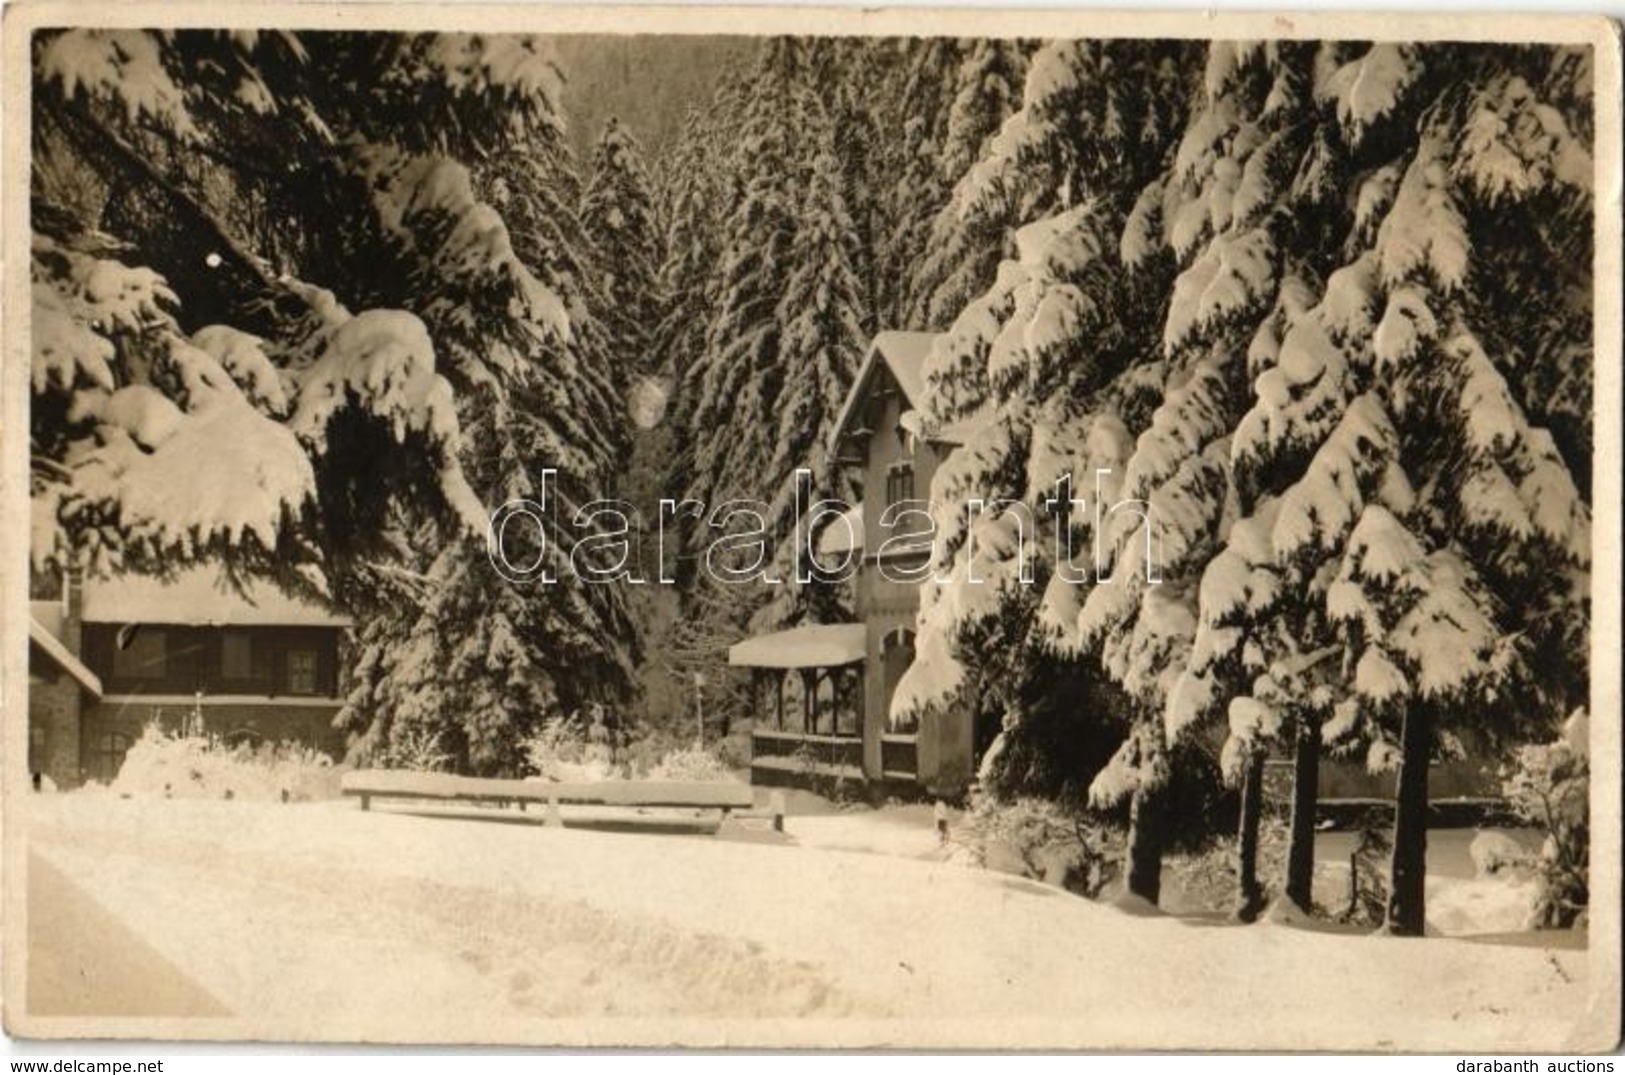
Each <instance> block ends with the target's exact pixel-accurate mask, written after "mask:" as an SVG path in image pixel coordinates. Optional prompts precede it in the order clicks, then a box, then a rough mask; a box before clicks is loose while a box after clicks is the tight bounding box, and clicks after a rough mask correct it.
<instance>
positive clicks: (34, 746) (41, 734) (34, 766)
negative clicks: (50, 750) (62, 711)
mask: <svg viewBox="0 0 1625 1075" xmlns="http://www.w3.org/2000/svg"><path fill="white" fill-rule="evenodd" d="M45 746H46V740H45V725H43V724H30V725H29V726H28V771H29V772H31V773H37V772H40V771H41V770H43V769H44V768H45Z"/></svg>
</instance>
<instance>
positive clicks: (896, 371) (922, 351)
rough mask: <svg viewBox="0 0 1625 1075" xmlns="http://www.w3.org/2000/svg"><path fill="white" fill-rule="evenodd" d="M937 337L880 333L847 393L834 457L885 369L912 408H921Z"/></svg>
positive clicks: (837, 422) (834, 440) (837, 426)
mask: <svg viewBox="0 0 1625 1075" xmlns="http://www.w3.org/2000/svg"><path fill="white" fill-rule="evenodd" d="M936 338H937V337H936V334H935V333H931V332H880V333H876V334H875V338H874V339H873V340H872V341H871V342H870V344H869V353H868V354H867V355H865V356H864V357H863V365H862V366H860V367H858V376H857V379H856V380H854V381H853V382H852V391H850V392H848V393H847V394H846V402H845V403H843V404H841V414H840V417H839V418H837V419H836V420H835V428H834V431H833V436H832V437H831V439H830V452H831V454H834V451H835V449H836V447H837V446H838V445H839V444H840V443H841V438H842V437H844V436H846V435H847V433H848V432H849V431H850V427H851V424H852V420H853V419H854V418H856V417H857V413H858V408H859V407H860V406H862V404H863V400H864V397H866V396H867V395H868V394H869V392H870V390H871V389H872V388H873V385H874V379H875V373H876V371H877V370H879V369H880V368H881V367H882V366H884V367H885V368H886V369H887V370H888V371H889V372H890V373H891V375H892V378H893V379H894V380H895V381H896V382H897V386H898V387H899V388H901V389H902V390H903V396H904V397H905V398H906V399H907V400H908V405H909V406H910V407H918V406H920V404H921V403H922V402H923V401H924V399H925V360H926V359H927V358H928V357H930V354H931V342H932V341H933V340H935V339H936Z"/></svg>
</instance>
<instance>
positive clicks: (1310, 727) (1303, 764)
mask: <svg viewBox="0 0 1625 1075" xmlns="http://www.w3.org/2000/svg"><path fill="white" fill-rule="evenodd" d="M1297 723H1298V731H1297V736H1296V743H1295V750H1294V753H1293V759H1292V827H1291V830H1290V833H1289V836H1288V843H1287V851H1286V898H1287V899H1289V900H1291V901H1292V902H1293V903H1295V904H1297V905H1298V907H1299V908H1300V909H1301V910H1304V911H1308V910H1309V909H1310V903H1311V900H1312V891H1313V888H1314V879H1315V806H1316V804H1317V802H1318V801H1319V790H1320V789H1319V784H1320V728H1319V727H1318V726H1317V725H1316V724H1315V723H1314V722H1312V721H1310V720H1308V719H1306V718H1304V717H1302V716H1300V717H1299V718H1298V722H1297Z"/></svg>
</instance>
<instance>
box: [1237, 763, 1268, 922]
mask: <svg viewBox="0 0 1625 1075" xmlns="http://www.w3.org/2000/svg"><path fill="white" fill-rule="evenodd" d="M1263 812H1264V752H1263V751H1262V750H1250V751H1249V752H1248V754H1247V767H1246V768H1245V769H1244V770H1243V771H1242V775H1241V823H1240V825H1239V827H1238V831H1237V833H1236V871H1237V873H1238V874H1239V875H1240V891H1239V892H1238V894H1237V895H1238V899H1237V902H1236V917H1237V918H1238V919H1240V920H1241V921H1243V922H1251V921H1253V920H1254V919H1256V918H1257V917H1258V912H1259V911H1260V910H1262V909H1263V906H1264V889H1263V886H1262V885H1260V884H1259V883H1258V825H1259V820H1260V817H1261V815H1262V814H1263Z"/></svg>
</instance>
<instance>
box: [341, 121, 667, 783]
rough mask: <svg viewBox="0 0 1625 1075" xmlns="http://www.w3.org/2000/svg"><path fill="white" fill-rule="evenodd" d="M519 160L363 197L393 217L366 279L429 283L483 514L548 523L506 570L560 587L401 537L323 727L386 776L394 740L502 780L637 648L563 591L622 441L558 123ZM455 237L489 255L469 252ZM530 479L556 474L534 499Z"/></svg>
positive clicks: (617, 395)
mask: <svg viewBox="0 0 1625 1075" xmlns="http://www.w3.org/2000/svg"><path fill="white" fill-rule="evenodd" d="M523 150H524V151H523V152H522V153H515V154H512V155H508V156H505V157H504V158H502V159H501V160H498V161H494V162H490V163H488V164H487V165H486V167H485V169H483V174H482V175H479V176H475V177H470V176H468V175H467V174H466V173H464V174H463V175H462V176H461V177H460V181H459V180H458V179H456V178H455V177H451V176H445V175H440V176H438V177H437V178H434V179H432V180H427V181H425V183H424V184H422V186H426V187H428V188H431V189H433V190H434V192H435V194H434V196H433V197H430V196H428V193H427V191H426V190H424V189H420V188H419V187H409V188H407V189H405V190H400V191H397V190H396V189H395V188H394V187H392V186H389V185H384V184H383V183H382V182H381V177H379V176H373V177H371V178H369V180H368V182H367V183H366V186H367V188H368V189H372V190H378V191H381V195H380V196H381V197H383V198H386V199H388V201H389V203H390V204H391V205H399V206H401V207H402V208H401V210H400V211H399V212H398V213H395V212H389V211H386V212H382V213H381V214H380V215H381V217H383V218H384V219H387V220H392V221H393V222H394V225H395V227H396V229H397V239H398V242H397V244H396V245H394V246H393V247H390V248H389V249H390V250H391V251H392V253H393V255H394V256H395V258H396V259H397V262H396V265H395V269H394V270H393V271H390V272H388V273H386V274H385V278H387V279H391V280H402V281H405V282H406V283H407V286H408V288H409V289H410V288H411V287H412V286H413V282H414V281H416V280H418V279H419V278H423V279H427V280H438V281H439V284H438V286H437V289H436V291H435V294H436V296H437V300H438V301H437V302H435V303H433V304H431V310H432V311H433V312H434V314H435V316H434V318H433V320H432V321H431V329H432V331H434V332H435V334H436V336H437V338H438V339H439V340H440V342H441V346H442V348H443V350H445V351H446V352H447V353H448V354H452V355H456V356H459V357H460V358H464V359H465V360H466V363H467V364H469V365H470V367H471V368H473V369H475V370H477V375H472V376H471V379H470V382H469V383H468V384H467V386H466V387H464V388H463V389H462V391H461V392H460V393H459V400H460V402H461V404H462V407H463V422H464V427H465V429H466V431H467V435H466V437H465V441H466V447H465V452H464V455H465V467H466V469H467V471H468V473H469V474H470V476H471V479H472V480H473V481H474V483H475V485H476V488H477V489H478V490H479V492H480V494H481V496H482V497H483V498H484V499H485V500H486V502H487V503H490V504H492V505H496V504H500V503H503V502H506V501H509V500H514V499H521V498H523V499H529V500H532V501H537V502H540V501H543V500H544V499H545V500H546V501H547V502H548V504H549V507H551V508H553V509H554V511H555V513H556V522H557V526H556V527H555V529H553V530H552V531H551V532H550V533H549V534H548V545H547V547H546V548H545V550H544V549H533V550H527V551H525V552H521V553H514V552H512V551H511V550H510V555H513V556H514V557H515V559H516V560H517V561H518V562H529V560H530V559H531V558H532V557H531V555H530V552H531V551H534V552H539V553H545V556H546V560H545V563H546V565H547V566H548V568H549V569H550V570H551V571H552V572H553V574H554V575H555V576H556V577H557V578H558V580H559V581H558V582H557V583H556V584H552V585H543V584H536V585H530V586H526V585H515V584H513V583H511V582H509V581H507V580H505V579H504V578H503V577H502V576H501V575H500V574H499V573H498V572H497V571H496V570H495V569H494V568H493V566H492V564H491V563H490V560H489V557H488V553H487V549H486V547H485V543H484V541H483V539H482V540H479V541H469V542H462V543H457V544H453V545H442V544H440V543H437V542H427V543H424V542H421V541H415V540H413V531H412V529H411V527H410V526H409V525H408V526H404V527H403V531H404V533H403V537H402V541H403V544H404V545H406V547H407V548H408V549H409V550H410V551H409V552H408V553H407V554H406V559H407V562H408V564H409V565H410V567H411V570H410V571H409V572H407V573H406V574H405V575H404V576H402V577H404V578H405V580H406V584H405V585H404V586H400V587H395V588H394V590H393V593H392V596H393V597H394V600H391V601H388V602H384V603H383V606H382V607H381V608H380V609H379V610H378V612H377V613H376V614H375V615H374V616H373V617H372V618H371V619H370V620H369V621H368V622H367V624H366V627H365V630H364V632H363V638H362V646H361V658H360V660H359V661H358V665H359V668H360V673H361V674H358V675H357V676H356V678H355V684H354V689H353V690H352V692H351V694H350V697H349V699H348V704H347V706H346V709H345V712H344V713H343V714H341V719H344V720H346V721H347V722H348V723H349V724H350V726H351V727H352V728H354V729H355V730H356V731H358V732H360V733H362V736H363V740H362V742H363V747H364V749H366V750H367V751H368V752H369V753H370V754H372V755H373V756H374V757H375V758H377V759H378V760H380V761H382V762H384V763H386V764H387V763H391V762H392V761H394V760H398V759H400V758H402V754H401V751H400V749H399V748H400V747H401V746H402V745H403V744H406V743H416V742H421V741H423V740H425V739H426V738H427V739H432V740H433V741H435V742H437V743H438V744H439V746H440V748H441V750H442V751H443V752H444V753H445V754H446V755H447V756H448V758H449V759H450V762H451V764H452V765H454V766H455V767H456V768H458V769H460V770H463V771H475V772H484V773H514V772H517V771H518V769H519V767H520V766H521V765H522V764H523V751H522V748H521V743H522V741H523V740H524V739H525V737H526V736H527V735H528V734H530V733H531V732H533V731H534V730H535V729H536V728H538V727H539V726H540V725H541V723H542V722H543V721H545V720H546V719H547V718H548V717H549V716H556V715H561V714H565V713H568V712H570V711H571V710H572V709H574V708H576V707H578V706H580V705H582V704H584V703H586V702H587V701H590V700H615V699H619V698H622V697H624V695H625V693H626V690H627V687H628V684H629V678H630V663H631V659H632V656H633V654H634V653H635V647H636V639H635V637H634V636H635V632H634V631H633V629H632V627H631V624H630V621H629V619H628V614H627V610H626V599H625V593H624V590H623V588H622V587H621V586H619V585H616V584H613V583H608V582H604V581H602V580H599V581H591V580H580V579H577V578H575V577H573V576H574V569H575V567H576V566H577V565H578V564H580V563H589V564H598V563H600V561H601V557H599V558H596V559H595V558H593V557H585V558H583V557H582V556H581V555H580V551H581V550H582V548H583V543H584V542H586V541H588V540H589V539H594V538H596V539H603V538H604V537H605V536H606V535H605V532H604V529H603V527H602V525H593V526H588V527H585V528H583V527H581V526H578V525H576V520H575V518H574V512H575V510H576V509H577V508H579V507H581V506H584V505H586V504H589V503H590V502H592V501H593V500H595V499H598V498H600V497H603V496H606V495H609V494H611V493H613V492H614V491H615V482H616V479H617V475H618V469H619V467H618V461H619V459H620V458H621V457H622V455H621V453H622V451H623V449H624V446H625V445H626V443H627V435H626V432H625V429H626V426H627V420H626V417H625V407H624V399H625V384H626V382H625V376H624V371H623V370H622V369H621V368H620V366H619V364H618V363H617V361H616V357H615V353H614V350H613V345H612V343H611V341H610V337H609V335H608V334H607V333H606V332H605V331H604V330H603V329H602V327H601V325H600V324H599V322H598V321H597V319H596V317H595V308H602V304H603V303H604V302H605V301H606V300H605V299H604V297H603V292H601V291H596V290H593V289H592V288H591V286H590V285H591V284H592V283H593V282H594V279H593V277H594V272H593V266H594V265H595V262H594V260H593V256H592V253H593V252H592V250H591V247H590V244H589V243H588V241H587V238H586V234H585V231H584V228H583V225H582V224H581V223H580V221H579V220H578V218H577V217H576V216H575V213H574V211H573V202H574V200H575V190H576V184H575V182H574V178H573V162H572V161H571V159H570V157H569V154H568V151H567V149H566V146H565V143H564V141H563V128H562V125H561V124H559V123H555V124H554V125H552V126H551V127H547V128H540V127H538V128H537V129H536V130H534V131H533V132H532V133H531V134H530V135H529V136H528V137H527V138H526V139H525V140H524V142H523ZM446 167H447V166H446V165H445V164H443V163H441V164H436V165H433V166H432V167H431V168H430V170H429V171H428V173H427V174H428V175H430V176H434V175H435V174H436V172H439V171H443V169H444V168H446ZM407 174H411V173H410V171H409V172H408V173H407ZM475 184H478V185H479V186H480V187H482V188H484V190H485V191H486V192H487V195H488V196H489V197H490V198H492V199H493V200H494V201H497V202H499V203H500V205H501V208H502V212H503V215H504V217H505V218H506V219H507V220H508V221H511V229H512V230H509V225H508V224H505V223H504V222H503V220H502V219H499V218H498V217H497V215H496V212H495V210H494V208H493V207H492V206H491V205H490V204H487V203H482V202H480V201H478V199H477V195H476V192H475V189H474V187H475ZM469 221H480V222H482V224H483V226H481V227H477V228H472V227H467V226H466V223H464V222H469ZM460 228H461V230H460ZM459 236H465V237H476V238H477V239H478V241H480V242H483V243H487V244H490V245H489V248H487V249H486V250H484V251H483V253H481V254H480V256H474V255H475V254H476V253H477V251H476V250H473V249H470V247H469V244H468V242H466V241H464V242H459ZM377 256H378V255H377V254H376V253H373V254H372V255H371V257H372V258H373V259H374V260H376V258H377ZM425 261H427V262H429V264H428V265H424V264H423V263H424V262H425ZM471 266H472V267H474V268H472V269H471V268H470V267H471ZM539 296H551V297H552V300H551V301H549V302H545V303H539V302H537V301H536V300H537V298H538V297H539ZM547 469H555V470H556V473H554V474H553V475H551V476H550V478H549V482H550V484H549V485H548V486H547V487H546V489H545V496H544V488H543V484H542V482H543V471H544V470H547ZM608 536H611V537H612V536H613V535H608ZM598 548H599V549H600V550H602V552H603V554H604V555H610V556H613V554H612V553H611V551H610V550H609V549H608V548H607V547H604V546H602V545H600V546H598Z"/></svg>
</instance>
